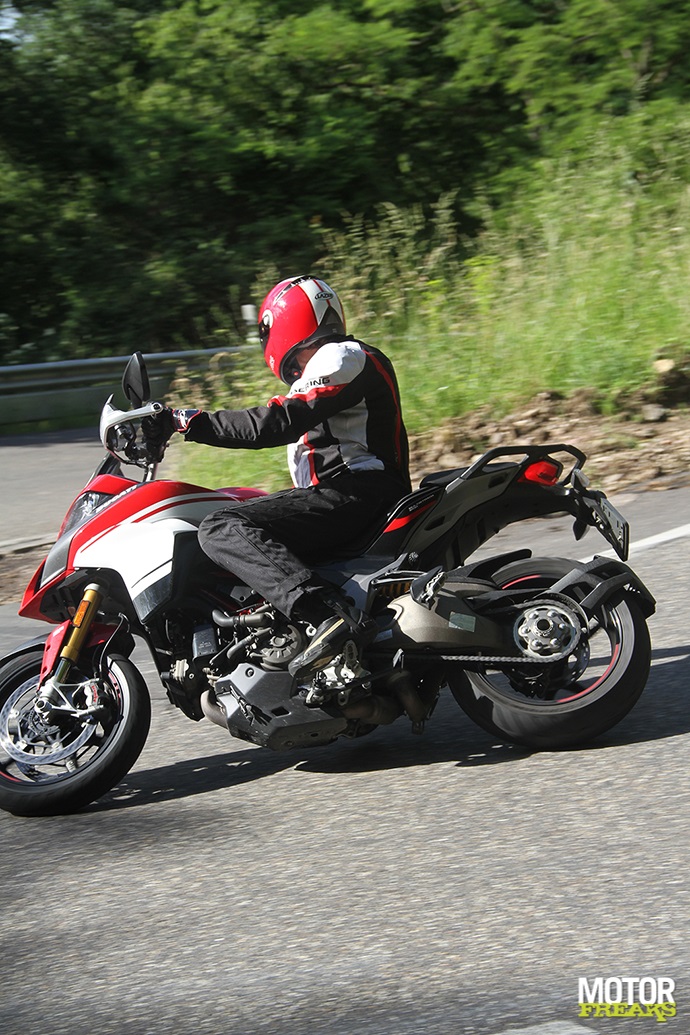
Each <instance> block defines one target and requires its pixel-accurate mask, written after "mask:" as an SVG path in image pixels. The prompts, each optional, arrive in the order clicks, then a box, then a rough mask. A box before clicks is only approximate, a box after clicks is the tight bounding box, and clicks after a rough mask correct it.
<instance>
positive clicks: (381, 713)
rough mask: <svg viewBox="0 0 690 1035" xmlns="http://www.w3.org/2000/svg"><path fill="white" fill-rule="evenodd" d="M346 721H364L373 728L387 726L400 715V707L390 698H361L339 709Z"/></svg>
mask: <svg viewBox="0 0 690 1035" xmlns="http://www.w3.org/2000/svg"><path fill="white" fill-rule="evenodd" d="M341 711H342V713H343V715H344V716H345V718H346V719H364V721H365V722H371V723H373V724H374V725H375V726H387V725H389V723H391V722H395V720H396V719H397V718H399V717H400V716H401V715H402V711H403V710H402V706H401V705H400V704H399V703H398V702H397V701H395V700H393V698H392V697H378V696H375V695H373V696H371V697H363V698H362V700H361V701H355V702H354V704H346V705H345V707H344V708H342V709H341Z"/></svg>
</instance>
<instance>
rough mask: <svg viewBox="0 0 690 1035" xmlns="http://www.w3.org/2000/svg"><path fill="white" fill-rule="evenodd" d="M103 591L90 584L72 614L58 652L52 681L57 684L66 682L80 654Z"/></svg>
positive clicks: (99, 604) (94, 584)
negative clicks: (61, 646) (69, 625)
mask: <svg viewBox="0 0 690 1035" xmlns="http://www.w3.org/2000/svg"><path fill="white" fill-rule="evenodd" d="M103 596H104V593H103V590H102V588H101V587H100V586H98V585H96V583H92V584H91V585H89V586H87V587H86V589H85V590H84V595H83V597H82V598H81V603H80V604H79V607H78V608H77V610H76V611H75V613H74V617H73V619H72V629H71V632H70V634H69V636H68V637H67V640H66V641H65V644H64V646H63V648H62V650H61V651H60V660H59V662H58V664H57V667H56V669H55V676H54V679H55V681H56V682H57V683H65V682H67V676H68V674H69V671H70V669H71V667H72V665H74V664H75V663H76V662H77V661H78V659H79V655H80V654H81V651H82V648H83V646H84V642H85V640H86V638H87V636H88V635H89V630H90V629H91V626H92V624H93V620H94V618H95V617H96V614H97V612H98V608H99V607H100V606H101V601H102V600H103Z"/></svg>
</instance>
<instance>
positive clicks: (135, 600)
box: [0, 353, 655, 815]
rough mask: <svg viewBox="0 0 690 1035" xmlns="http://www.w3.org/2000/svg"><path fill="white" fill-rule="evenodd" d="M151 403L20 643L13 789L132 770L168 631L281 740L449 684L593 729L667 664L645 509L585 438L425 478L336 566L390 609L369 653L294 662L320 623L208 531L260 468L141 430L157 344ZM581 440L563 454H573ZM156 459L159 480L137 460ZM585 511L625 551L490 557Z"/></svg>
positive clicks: (77, 520)
mask: <svg viewBox="0 0 690 1035" xmlns="http://www.w3.org/2000/svg"><path fill="white" fill-rule="evenodd" d="M123 388H124V391H125V394H126V396H127V398H128V400H129V402H130V403H131V404H132V406H133V409H130V410H128V411H121V410H118V409H116V408H115V407H114V406H113V403H112V397H111V398H110V399H109V400H108V402H107V403H106V405H105V407H104V409H103V413H102V417H101V429H100V430H101V439H102V441H103V444H104V446H105V448H106V449H107V451H108V456H107V457H106V459H105V460H104V461H103V463H102V464H101V465H100V466H99V468H98V469H97V471H96V472H95V474H94V475H93V477H92V478H91V480H90V481H89V482H88V484H87V485H86V486H85V488H84V489H83V491H82V492H81V494H80V495H79V496H78V497H77V499H76V500H75V501H74V503H73V504H72V506H71V508H70V510H69V512H68V514H67V516H66V517H65V520H64V522H63V525H62V527H61V529H60V532H59V534H58V537H57V540H56V542H55V544H54V546H53V547H52V549H51V550H50V552H49V553H48V555H47V557H46V558H45V560H44V562H43V563H42V564H41V566H40V567H39V569H38V570H37V572H36V573H35V575H34V576H33V578H32V579H31V582H30V584H29V586H28V587H27V589H26V592H25V594H24V598H23V601H22V604H21V609H20V612H19V613H20V614H21V615H24V616H26V617H29V618H38V619H42V620H44V621H46V622H49V623H52V625H53V629H52V631H51V632H50V633H49V634H48V636H47V638H46V637H39V638H37V639H34V640H30V641H29V642H27V643H24V644H23V645H22V646H20V647H17V649H16V650H14V651H12V652H11V653H10V654H8V655H6V656H5V657H4V658H3V659H1V660H0V808H3V809H5V810H7V811H8V812H12V813H15V814H18V815H49V814H55V813H64V812H70V811H74V810H76V809H79V808H81V807H83V806H84V805H86V804H87V803H88V802H91V801H93V800H94V799H96V798H98V797H99V796H100V795H102V794H104V793H105V792H106V791H108V790H109V789H111V788H112V787H114V786H115V785H116V784H117V783H118V782H119V781H120V780H121V779H122V778H123V777H124V776H125V774H126V773H127V772H128V771H129V769H130V768H131V767H132V765H133V764H134V762H135V761H136V759H137V757H138V755H139V753H140V752H141V750H142V748H143V746H144V742H145V741H146V737H147V733H148V729H149V722H150V712H151V706H150V699H149V693H148V689H147V686H146V683H145V681H144V678H143V676H142V675H141V673H140V672H139V671H138V669H137V668H136V667H135V665H134V664H133V663H132V661H131V655H132V652H133V649H134V646H135V638H136V640H138V641H139V642H142V641H143V643H144V644H146V645H147V646H148V648H149V649H150V652H151V656H152V658H153V660H154V662H155V666H156V669H157V670H158V673H159V675H160V679H161V681H162V683H163V685H164V686H165V689H166V691H167V694H168V697H169V699H170V701H171V702H172V703H173V704H174V705H176V706H177V707H178V708H180V709H181V711H182V712H184V714H185V715H187V716H188V717H189V718H190V719H194V720H199V719H202V718H204V717H207V718H209V719H211V720H212V721H213V722H215V723H217V724H218V725H220V726H222V727H223V728H224V729H226V730H227V731H228V732H229V733H230V734H231V735H232V736H234V737H238V738H240V739H241V740H245V741H250V742H252V743H254V744H259V745H261V746H263V747H268V748H271V749H273V750H283V749H288V748H292V749H297V750H300V751H301V750H302V749H304V748H306V747H311V746H314V745H323V744H328V743H330V742H332V741H335V740H336V739H337V738H339V737H359V736H362V735H363V734H366V733H368V732H370V731H371V730H372V729H374V728H375V727H376V726H379V725H382V724H387V723H390V722H393V721H394V720H396V719H398V718H402V719H403V720H404V721H407V722H409V723H410V724H411V726H412V729H413V730H414V731H416V732H421V731H422V729H423V727H424V724H425V722H426V720H427V719H428V718H429V716H430V715H431V713H432V711H433V708H434V705H435V703H436V701H437V698H438V696H439V693H440V692H441V691H442V690H443V689H444V688H446V687H448V688H450V691H451V693H452V694H453V696H454V697H455V699H456V700H457V702H458V704H459V705H460V706H461V707H462V708H463V709H464V710H465V712H466V713H467V714H468V715H469V716H470V717H471V718H472V719H473V720H474V721H475V722H476V723H477V724H478V725H480V726H481V727H483V728H484V729H485V730H487V731H489V732H490V733H491V734H492V735H495V736H496V737H499V738H501V739H503V740H507V741H513V742H515V743H518V744H522V745H527V746H530V747H534V748H551V749H552V748H563V747H568V746H571V745H575V744H581V743H583V742H585V741H587V740H589V739H591V738H592V737H595V736H597V735H598V734H600V733H602V732H603V731H604V730H607V729H609V728H610V727H611V726H613V725H614V724H615V723H617V722H618V721H619V720H620V719H621V718H622V717H623V716H624V715H626V713H627V712H628V711H629V710H630V708H632V706H633V705H634V703H635V702H636V700H637V699H638V697H639V696H640V694H641V692H642V690H643V688H644V686H645V683H646V681H647V676H648V673H649V665H650V640H649V633H648V629H647V624H646V619H647V617H648V616H649V615H651V614H652V613H653V612H654V606H655V605H654V599H653V598H652V596H651V594H650V593H649V592H648V590H647V589H646V588H645V586H644V585H643V584H642V583H641V581H640V579H639V578H638V577H637V576H636V575H635V573H634V572H633V571H632V570H631V569H630V568H629V567H628V566H627V565H626V564H625V563H623V562H624V561H625V560H626V559H627V551H628V526H627V523H626V522H625V520H624V519H623V518H622V517H621V515H620V514H619V513H618V512H617V511H616V510H615V509H614V508H613V507H612V506H611V504H610V503H609V502H608V500H607V499H606V497H605V496H604V494H603V493H601V492H597V491H593V490H591V489H589V488H588V485H587V479H586V478H585V476H584V475H583V473H582V465H583V463H584V461H585V456H584V454H583V453H581V452H580V451H579V450H578V449H576V448H575V447H573V446H568V445H551V446H538V445H529V446H512V447H507V448H505V449H493V450H490V451H489V452H488V453H486V454H484V455H483V456H482V457H481V458H480V459H479V460H477V461H476V462H475V463H473V464H472V466H471V467H469V468H464V469H459V470H453V471H442V472H438V473H435V474H431V475H429V476H428V477H426V478H424V479H423V481H422V483H421V486H420V488H418V489H417V490H416V491H414V492H412V493H411V494H410V495H409V496H406V497H405V498H404V499H402V500H400V502H399V503H398V505H397V506H396V507H395V509H394V510H393V511H392V512H391V513H390V514H389V515H388V517H387V519H386V521H385V522H384V524H383V525H382V527H379V528H372V530H371V537H370V541H369V542H361V543H358V544H353V545H352V548H351V549H350V550H349V551H348V552H347V554H341V555H339V556H337V557H329V558H324V560H323V564H322V565H320V566H319V571H320V572H321V573H322V574H323V575H324V576H325V577H326V578H328V579H329V580H330V581H331V582H333V583H334V584H335V585H337V586H339V587H341V591H342V592H343V593H344V594H345V595H346V596H348V597H350V598H351V599H352V601H353V602H354V604H356V605H357V606H358V607H361V608H363V609H365V610H366V611H367V612H368V613H369V614H370V615H371V616H372V618H373V619H374V620H375V622H376V624H377V626H378V632H377V633H376V634H375V637H374V639H373V641H372V642H371V643H370V645H369V646H368V647H367V648H366V650H365V651H364V654H363V656H362V658H359V657H358V656H357V653H356V652H354V651H350V650H349V648H348V646H347V645H346V648H345V650H344V652H343V654H342V655H341V656H339V657H338V658H336V659H335V661H334V662H333V663H332V664H331V665H329V666H328V667H327V668H325V669H323V670H320V671H318V672H316V673H314V674H312V675H310V676H308V677H304V678H300V677H297V678H293V677H292V676H291V675H290V673H289V672H288V664H289V662H290V660H291V659H292V658H294V657H295V655H296V654H297V653H299V651H300V650H301V649H302V648H303V646H304V644H305V643H306V641H307V637H308V635H309V634H310V631H311V630H309V629H307V628H304V627H301V626H300V625H299V624H296V623H292V622H289V621H288V620H287V619H286V618H285V617H283V616H282V615H281V614H279V613H277V612H276V611H275V610H274V609H273V608H272V607H271V606H270V605H269V604H267V603H266V602H265V601H264V600H261V599H260V598H259V597H258V596H257V595H256V594H255V593H254V592H253V591H252V589H251V587H249V586H246V585H243V584H242V583H241V582H240V581H239V580H238V579H236V578H235V577H233V575H232V574H231V573H230V572H226V571H223V570H220V569H218V568H216V567H215V566H214V565H213V564H212V563H211V562H210V561H209V560H208V559H207V558H206V557H205V555H204V554H203V553H202V551H201V549H200V547H199V544H198V541H197V528H198V526H199V523H200V521H201V520H202V518H203V517H204V516H205V515H206V514H208V513H209V512H210V511H211V510H213V509H214V508H217V507H222V506H223V505H224V504H225V503H226V502H227V498H228V494H230V495H231V496H233V497H235V498H239V499H242V498H246V497H249V496H253V495H256V494H257V493H258V492H260V490H251V489H218V490H210V489H206V488H202V487H200V486H196V485H189V484H185V483H182V482H176V481H162V480H161V481H157V480H156V472H157V467H158V460H159V458H158V457H156V456H154V455H152V451H151V449H150V447H149V446H148V445H147V443H146V442H145V441H144V440H143V438H142V435H141V429H140V425H141V420H142V418H143V417H145V416H148V415H150V414H152V413H155V412H156V411H157V408H159V407H160V404H159V403H155V402H149V401H147V400H148V399H149V394H150V393H149V387H148V378H147V375H146V370H145V367H144V364H143V359H142V357H141V354H140V353H137V354H135V355H134V356H133V357H132V358H131V359H130V361H129V363H128V364H127V368H126V370H125V374H124V377H123ZM561 457H564V458H566V459H567V467H565V468H564V463H563V460H562V459H560V458H561ZM124 465H130V466H134V467H137V468H140V469H142V470H143V472H144V473H143V478H142V480H141V481H136V480H132V479H130V478H128V477H126V476H125V475H124V474H123V470H122V468H123V466H124ZM561 512H568V513H570V514H571V515H572V516H573V517H574V519H575V524H574V534H575V537H576V538H580V537H581V536H582V535H583V534H584V532H585V531H586V529H587V528H588V527H589V526H593V527H595V528H596V529H597V530H598V531H599V532H600V533H601V534H602V535H603V536H604V538H605V539H606V540H607V541H608V543H609V544H611V546H613V548H614V550H615V552H616V553H617V554H618V557H619V558H620V560H615V559H612V558H607V557H603V556H601V557H595V558H594V559H593V560H592V561H590V562H588V563H582V562H579V561H573V560H564V559H561V558H554V557H546V558H545V557H532V555H531V552H530V551H529V550H520V551H515V552H513V553H509V554H503V555H497V556H492V557H490V558H488V559H486V557H484V558H483V559H479V560H475V561H472V560H471V557H472V555H473V554H474V552H475V551H476V550H477V549H478V547H479V546H481V545H482V543H484V542H485V541H486V540H487V539H489V538H490V537H491V536H493V535H495V534H496V533H497V532H498V531H499V530H500V529H502V528H504V527H505V526H506V525H508V524H510V523H512V522H516V521H522V520H525V519H528V518H533V517H537V516H542V515H547V514H553V513H561Z"/></svg>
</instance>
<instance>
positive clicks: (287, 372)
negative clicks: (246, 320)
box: [259, 277, 345, 385]
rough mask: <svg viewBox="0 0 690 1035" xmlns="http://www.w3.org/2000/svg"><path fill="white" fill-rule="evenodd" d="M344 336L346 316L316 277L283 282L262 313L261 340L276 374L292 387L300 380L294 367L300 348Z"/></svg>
mask: <svg viewBox="0 0 690 1035" xmlns="http://www.w3.org/2000/svg"><path fill="white" fill-rule="evenodd" d="M344 333H345V316H344V315H343V307H342V306H341V304H340V299H339V298H338V296H337V295H336V293H335V291H333V290H332V288H329V286H328V284H326V283H325V282H324V281H323V280H317V279H316V277H290V279H289V280H281V282H280V284H276V286H275V287H274V288H273V290H272V291H269V293H268V294H267V295H266V298H265V299H264V301H263V304H262V306H261V309H260V310H259V340H260V341H261V345H262V347H263V350H264V359H265V360H266V362H267V363H268V365H269V367H270V368H271V370H272V371H273V373H274V374H275V375H276V376H277V377H279V378H280V379H281V380H282V381H285V383H286V384H288V385H290V384H292V382H293V381H295V380H296V379H297V377H298V376H299V368H297V367H296V366H295V365H294V364H293V360H294V358H295V353H296V352H297V351H298V349H300V348H304V347H307V346H309V345H314V344H316V343H317V342H318V341H320V340H321V339H324V338H328V337H329V336H330V335H331V334H344Z"/></svg>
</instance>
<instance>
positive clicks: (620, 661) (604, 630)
mask: <svg viewBox="0 0 690 1035" xmlns="http://www.w3.org/2000/svg"><path fill="white" fill-rule="evenodd" d="M577 566H578V565H577V562H576V561H568V560H565V559H563V558H556V557H541V558H540V557H534V558H531V559H530V560H525V561H516V562H515V563H514V564H509V565H507V566H506V567H505V568H502V569H501V570H500V571H498V572H496V573H495V574H494V576H493V580H494V581H495V582H496V583H497V585H499V586H500V587H501V588H502V589H510V588H512V587H516V588H517V587H519V588H520V590H524V589H529V590H530V591H533V592H534V596H535V598H538V597H539V594H540V593H543V592H545V591H548V589H549V587H550V586H552V585H553V584H554V583H555V582H557V581H558V579H560V578H561V577H562V576H563V575H566V574H567V573H568V572H569V571H571V570H572V569H573V568H574V567H577ZM576 603H578V601H577V600H576ZM650 664H651V644H650V639H649V630H648V629H647V623H646V621H645V618H644V615H643V614H642V611H641V610H640V608H639V607H638V605H637V604H636V602H635V600H633V599H630V598H627V597H626V598H623V599H622V600H618V601H617V602H616V603H615V604H604V605H603V606H602V608H601V609H600V613H599V614H598V616H596V618H592V621H591V622H590V629H589V631H588V634H587V635H586V636H583V637H582V639H581V640H580V641H579V642H578V643H577V645H576V646H575V647H574V649H573V651H572V654H571V655H570V656H569V657H566V658H564V659H563V660H562V661H560V662H557V663H555V664H554V665H544V666H541V667H538V666H536V665H535V666H532V665H522V666H520V667H518V666H515V667H514V668H513V669H511V670H504V671H499V670H497V669H491V668H489V667H487V668H485V669H484V670H483V671H482V672H464V671H462V670H459V669H458V670H456V671H451V672H450V673H449V678H448V684H449V686H450V689H451V691H452V693H453V696H454V697H455V699H456V701H457V702H458V704H459V705H460V707H461V708H462V709H463V710H464V711H465V712H466V713H467V715H468V716H469V717H470V718H471V719H472V720H473V721H474V722H476V723H477V725H478V726H481V727H482V728H483V729H485V730H486V731H487V732H489V733H491V734H492V735H494V736H497V737H499V738H500V739H501V740H507V741H510V742H512V743H514V744H521V745H523V746H525V747H531V748H537V749H540V750H549V749H557V748H568V747H574V746H576V745H578V744H584V743H586V742H587V741H589V740H592V739H593V738H594V737H597V736H599V735H600V734H601V733H604V732H605V731H606V730H608V729H610V728H611V727H612V726H615V725H616V723H618V722H620V720H621V719H622V718H623V717H624V716H625V715H627V713H628V712H629V711H630V709H631V708H632V707H633V705H634V704H635V702H636V701H637V699H638V698H639V696H640V694H641V693H642V691H643V690H644V687H645V684H646V682H647V677H648V675H649V668H650Z"/></svg>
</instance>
